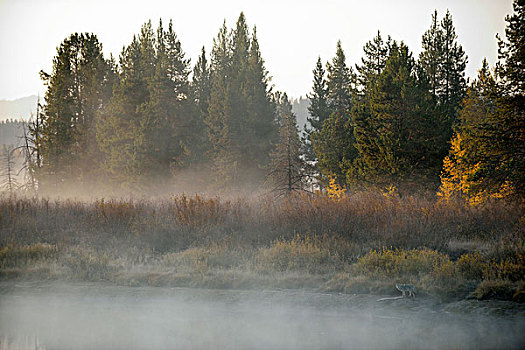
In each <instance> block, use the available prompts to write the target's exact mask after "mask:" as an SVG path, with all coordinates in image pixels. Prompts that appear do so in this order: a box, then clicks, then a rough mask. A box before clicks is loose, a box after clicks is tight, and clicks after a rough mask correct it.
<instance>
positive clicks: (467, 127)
mask: <svg viewBox="0 0 525 350" xmlns="http://www.w3.org/2000/svg"><path fill="white" fill-rule="evenodd" d="M524 11H525V1H523V0H515V2H514V13H513V14H512V15H510V16H507V18H506V21H507V27H506V32H505V37H504V38H500V37H498V41H499V61H498V63H497V64H496V66H495V67H493V69H491V68H490V67H489V66H488V64H487V62H486V60H484V61H483V62H482V63H481V69H480V70H479V74H478V76H477V77H476V78H475V79H474V80H473V81H471V82H469V81H468V79H466V77H465V67H466V63H467V55H466V53H465V52H464V50H463V48H462V47H461V45H460V44H459V43H458V37H457V34H456V32H455V27H454V24H453V21H452V15H451V14H450V12H448V11H447V13H446V14H445V15H444V16H443V17H442V18H440V17H439V15H438V13H437V11H435V12H434V13H433V14H432V21H431V26H430V27H429V28H428V30H427V31H426V32H425V33H424V34H423V37H422V51H421V54H420V55H419V57H414V56H413V54H412V52H411V51H410V49H409V48H408V47H407V45H406V44H405V43H404V42H403V41H397V40H394V39H392V38H391V37H390V36H384V35H383V34H382V33H380V32H379V31H378V33H377V35H376V36H375V37H374V38H372V39H371V40H370V41H369V42H367V43H366V45H365V46H364V48H363V50H364V53H363V57H362V59H361V62H360V63H358V64H356V65H355V66H352V65H348V64H347V62H346V59H345V53H344V51H343V49H342V45H341V43H340V42H339V43H338V44H337V47H336V53H335V56H334V57H333V59H331V60H330V61H328V62H327V63H326V64H323V61H322V59H321V57H319V59H318V61H317V64H316V65H315V67H314V70H313V87H312V90H311V92H310V93H309V95H308V98H309V99H310V106H309V107H308V110H309V113H310V117H309V118H308V123H307V125H306V130H305V131H304V132H303V133H300V132H299V129H298V126H297V121H296V118H295V116H294V114H293V112H292V108H291V104H290V101H289V99H288V97H287V95H286V94H285V93H283V92H278V91H274V90H273V87H272V85H271V83H270V78H269V73H268V71H267V70H266V68H265V65H264V60H263V58H262V55H261V50H260V48H259V43H258V40H257V31H256V28H255V27H253V29H250V28H249V26H248V24H247V22H246V19H245V16H244V14H242V13H241V14H240V16H239V18H238V20H237V23H236V25H235V26H234V28H231V29H230V28H228V27H227V26H226V23H224V25H223V26H222V27H221V28H220V29H219V32H218V34H217V36H216V37H215V39H214V41H213V47H212V49H211V52H209V53H208V52H206V50H205V48H204V47H203V48H202V53H201V55H200V56H199V58H198V59H197V61H196V63H195V64H194V65H192V64H191V63H190V60H189V59H188V58H186V55H185V53H184V51H183V48H182V44H181V42H180V40H179V39H178V37H177V34H176V33H175V31H174V29H173V25H172V23H171V21H170V23H169V24H168V26H167V27H166V26H165V24H164V23H162V21H160V22H159V24H158V26H157V28H154V26H153V25H152V23H151V21H149V22H147V23H145V24H144V25H143V26H142V28H141V30H140V32H139V33H138V34H136V35H135V36H134V37H133V40H132V41H131V43H129V45H127V46H125V47H124V48H123V50H122V52H121V53H120V56H119V58H118V60H117V59H115V58H114V57H109V58H106V57H104V55H103V53H102V44H101V43H100V42H99V40H98V39H97V37H96V35H94V34H88V33H83V34H78V33H75V34H72V35H71V36H69V37H68V38H67V39H65V40H64V41H63V42H62V43H61V44H60V46H59V47H58V48H57V54H56V56H55V57H54V60H53V68H52V71H51V72H50V73H45V72H41V77H42V79H43V80H44V81H45V83H46V85H47V92H46V94H45V98H44V101H43V103H42V104H41V106H40V105H39V109H38V111H37V114H36V116H35V118H33V120H32V122H31V123H30V125H29V128H28V129H29V132H28V140H29V141H28V144H29V146H28V147H30V149H31V152H28V153H27V154H30V157H29V158H28V169H29V172H28V173H29V176H30V177H32V178H33V181H32V182H29V183H31V184H33V186H35V184H36V186H37V188H38V190H39V191H56V189H57V187H58V186H65V185H66V184H70V185H72V186H74V187H76V188H85V189H88V190H89V189H94V188H97V189H100V188H109V187H118V188H122V189H125V190H129V191H133V192H142V191H146V192H150V193H151V192H155V191H160V192H165V191H166V189H167V188H172V186H173V184H175V183H178V184H181V185H184V186H188V185H194V186H196V187H200V188H202V189H206V190H223V191H231V190H236V189H242V188H246V187H247V186H254V187H251V188H261V187H266V188H268V189H272V190H275V191H276V192H277V193H280V194H286V193H290V192H293V191H301V190H304V191H315V189H316V188H318V187H320V188H321V189H323V188H325V187H328V188H329V189H331V190H333V189H334V187H337V188H339V189H342V190H343V191H344V190H345V189H346V190H349V191H359V190H362V189H368V188H382V189H385V188H389V189H391V190H394V189H397V190H399V191H404V190H418V189H422V188H423V189H427V190H428V189H430V190H433V191H438V192H439V194H440V195H441V196H443V197H444V198H452V197H462V198H465V199H467V200H468V201H470V202H471V203H479V202H482V201H485V200H487V199H488V198H494V197H496V198H503V197H505V198H518V197H520V196H522V195H523V193H525V189H524V169H523V166H524V164H525V160H524V155H525V149H524V147H525V146H524V145H525V133H524V128H525V125H524V124H525V122H524V120H525V118H524V96H525V90H524V81H525V77H524V73H523V72H524V70H523V64H524V62H525V58H524V52H525V48H524V45H525V40H524V31H525V12H524ZM488 39H489V38H487V40H488ZM197 174H199V176H197Z"/></svg>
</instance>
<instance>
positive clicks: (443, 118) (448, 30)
mask: <svg viewBox="0 0 525 350" xmlns="http://www.w3.org/2000/svg"><path fill="white" fill-rule="evenodd" d="M422 48H423V50H422V52H421V54H420V55H419V70H420V73H419V78H420V80H426V82H427V83H428V86H429V90H430V92H431V93H432V96H433V98H434V104H435V106H436V113H435V114H434V116H435V118H436V120H435V121H434V125H435V127H436V128H437V129H436V135H437V136H438V137H439V138H440V140H439V142H438V143H437V145H436V146H437V147H438V148H437V151H438V153H439V154H441V157H444V156H445V155H446V153H447V149H448V140H450V138H451V136H452V132H453V128H454V125H455V124H456V123H457V122H458V113H459V109H460V108H461V103H462V100H463V98H464V96H465V92H466V87H467V81H466V79H465V67H466V63H467V56H466V55H465V52H464V51H463V48H462V47H461V45H460V44H458V42H457V35H456V30H455V28H454V24H453V21H452V15H451V14H450V12H449V11H447V13H446V14H445V16H444V18H443V19H442V20H441V21H439V20H438V13H437V11H434V13H433V14H432V23H431V26H430V28H429V29H428V30H427V31H426V32H425V33H424V34H423V38H422Z"/></svg>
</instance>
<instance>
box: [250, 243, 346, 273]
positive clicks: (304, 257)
mask: <svg viewBox="0 0 525 350" xmlns="http://www.w3.org/2000/svg"><path fill="white" fill-rule="evenodd" d="M353 252H355V248H354V247H353V246H352V244H350V243H349V242H348V241H346V240H344V239H343V238H341V237H339V236H329V235H322V236H316V235H314V236H301V235H299V234H297V235H295V236H294V237H293V238H292V239H290V240H285V239H279V240H276V241H274V242H273V244H272V245H271V246H270V247H269V248H261V249H260V250H259V252H258V254H257V256H256V257H255V268H256V269H257V270H258V271H261V272H272V271H291V270H300V271H306V272H310V273H327V272H334V271H342V270H343V269H344V268H345V266H346V265H347V262H348V260H350V259H351V256H352V255H353Z"/></svg>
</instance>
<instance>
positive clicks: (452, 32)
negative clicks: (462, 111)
mask: <svg viewBox="0 0 525 350" xmlns="http://www.w3.org/2000/svg"><path fill="white" fill-rule="evenodd" d="M441 31H442V35H443V36H442V40H443V41H442V60H441V67H440V71H441V78H442V81H443V82H442V84H443V85H442V88H441V91H440V93H439V95H438V97H439V98H440V100H441V103H442V104H443V106H444V108H445V111H446V113H447V116H448V119H449V123H450V125H453V124H454V123H455V122H456V116H457V113H458V109H459V107H460V105H461V102H462V100H463V97H464V96H465V92H466V89H467V81H466V79H465V67H466V65H467V56H466V54H465V51H463V48H462V47H461V45H460V44H458V42H457V38H458V36H457V34H456V29H455V28H454V24H453V22H452V15H451V14H450V12H449V11H448V10H447V13H446V14H445V17H444V18H443V20H442V21H441Z"/></svg>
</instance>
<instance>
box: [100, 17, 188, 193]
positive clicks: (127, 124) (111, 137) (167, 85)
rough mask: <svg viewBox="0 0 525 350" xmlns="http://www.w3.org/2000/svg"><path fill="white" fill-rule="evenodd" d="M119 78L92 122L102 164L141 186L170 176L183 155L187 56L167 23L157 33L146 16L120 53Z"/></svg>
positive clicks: (123, 181)
mask: <svg viewBox="0 0 525 350" xmlns="http://www.w3.org/2000/svg"><path fill="white" fill-rule="evenodd" d="M119 68H120V69H119V83H118V85H116V86H115V89H114V94H113V97H112V99H111V101H110V103H109V105H108V107H107V108H106V109H105V111H104V113H103V115H102V118H101V119H100V122H99V123H98V125H97V131H98V132H97V140H98V142H99V145H100V148H101V149H102V151H103V152H104V154H105V167H106V169H107V170H108V172H109V173H110V174H111V175H112V178H113V180H114V181H115V182H117V183H119V184H120V185H121V186H123V187H125V188H126V189H130V190H137V191H140V190H146V189H152V188H153V187H155V186H158V185H161V184H163V183H164V182H163V181H160V180H164V181H166V180H169V179H170V178H171V176H170V175H171V173H172V171H174V170H175V169H177V168H178V167H180V164H181V162H182V161H183V159H184V155H185V151H186V149H185V148H186V141H187V128H188V125H191V120H188V119H189V118H190V116H191V115H192V114H191V113H190V111H191V109H192V108H191V106H190V105H189V104H190V101H189V99H188V95H189V81H188V75H189V60H187V59H185V58H184V53H183V51H182V48H181V44H180V41H179V40H178V38H177V36H176V34H175V32H174V30H173V26H172V23H171V22H170V25H169V28H168V30H164V29H163V27H162V22H161V23H160V24H159V28H158V30H157V34H156V35H155V32H154V30H153V28H152V25H151V21H149V22H147V23H146V24H144V25H143V26H142V28H141V32H140V34H139V35H138V36H134V38H133V41H132V42H131V44H130V45H129V46H128V47H126V48H124V49H123V51H122V54H121V56H120V67H119Z"/></svg>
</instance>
